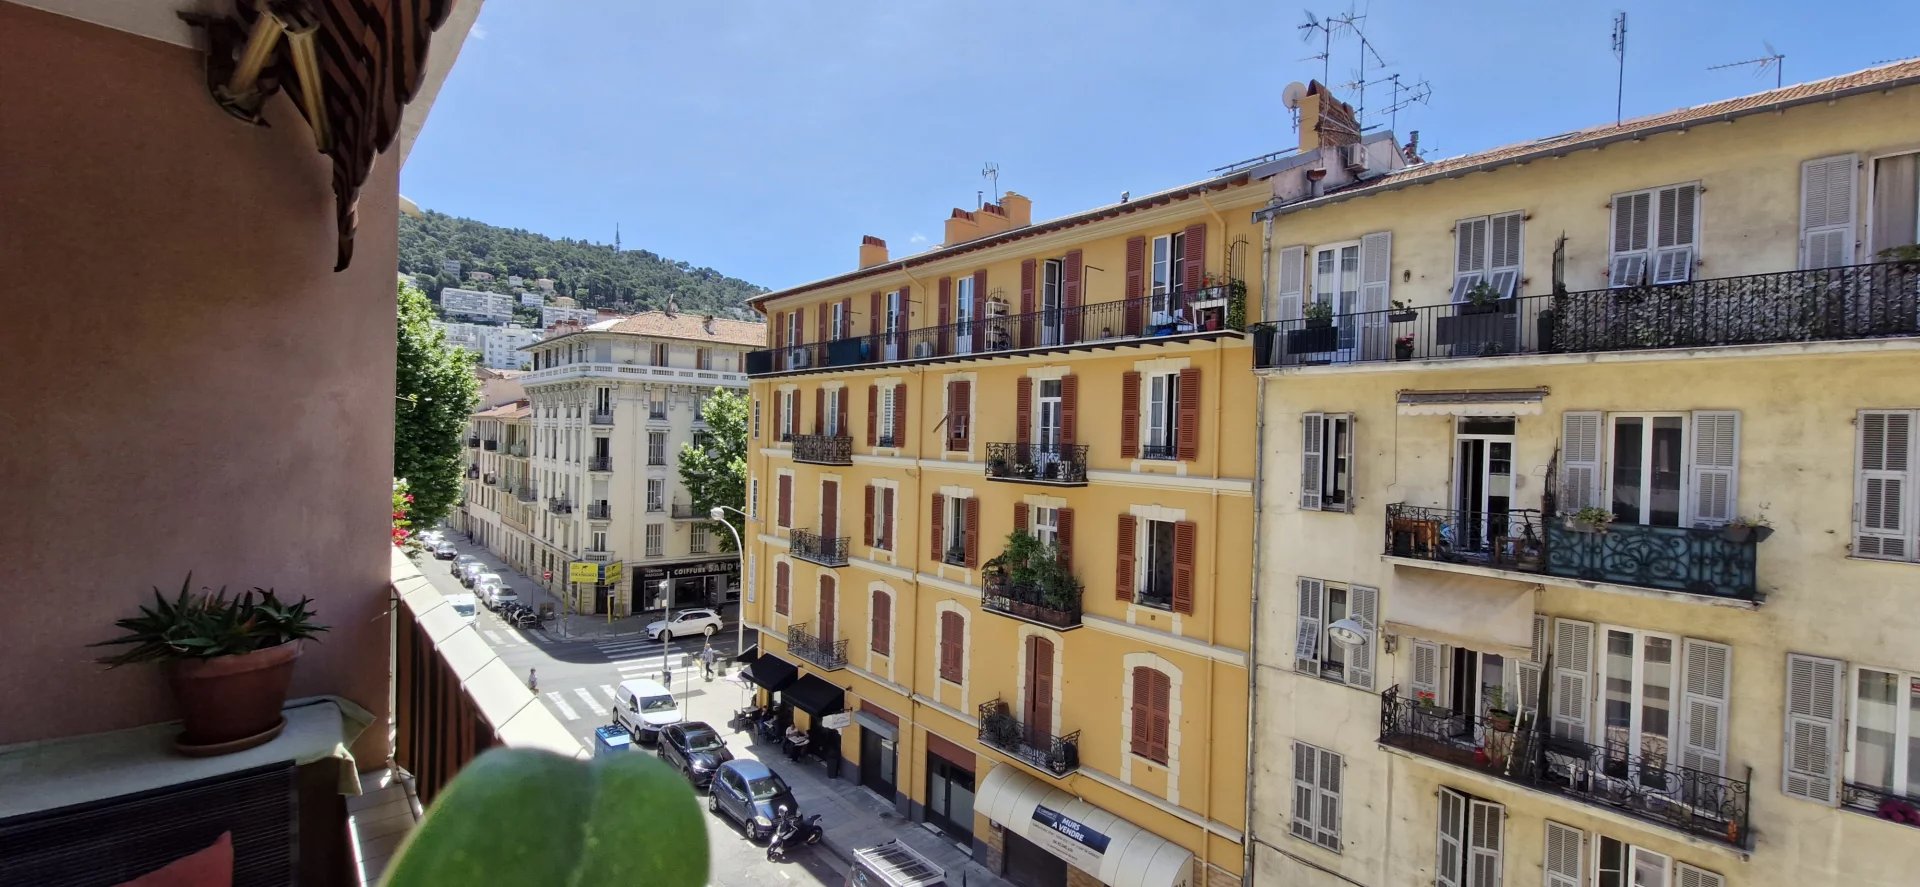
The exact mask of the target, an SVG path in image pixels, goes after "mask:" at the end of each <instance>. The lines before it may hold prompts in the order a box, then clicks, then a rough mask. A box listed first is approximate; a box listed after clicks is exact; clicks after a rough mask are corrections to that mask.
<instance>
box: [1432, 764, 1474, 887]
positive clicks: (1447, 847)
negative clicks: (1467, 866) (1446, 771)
mask: <svg viewBox="0 0 1920 887" xmlns="http://www.w3.org/2000/svg"><path fill="white" fill-rule="evenodd" d="M1439 820H1440V836H1439V838H1438V839H1437V840H1436V841H1435V844H1436V845H1437V847H1438V853H1437V858H1436V859H1435V860H1434V866H1433V883H1434V884H1435V885H1436V887H1461V883H1462V875H1463V874H1464V873H1463V872H1462V871H1461V863H1462V862H1463V861H1465V857H1466V850H1465V846H1466V842H1467V796H1466V795H1463V794H1461V793H1459V792H1457V791H1454V790H1453V789H1450V788H1443V789H1441V790H1440V816H1439Z"/></svg>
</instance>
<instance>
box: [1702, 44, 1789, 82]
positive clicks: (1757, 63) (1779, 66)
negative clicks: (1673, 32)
mask: <svg viewBox="0 0 1920 887" xmlns="http://www.w3.org/2000/svg"><path fill="white" fill-rule="evenodd" d="M1760 45H1761V46H1764V47H1766V48H1767V54H1766V55H1763V56H1761V57H1759V58H1757V59H1747V60H1746V61H1744V62H1728V63H1726V64H1724V65H1711V66H1709V67H1708V68H1707V70H1709V71H1718V70H1721V69H1723V68H1742V67H1746V66H1747V65H1753V66H1754V68H1753V76H1755V77H1763V76H1765V75H1766V73H1767V70H1768V69H1769V68H1771V69H1772V70H1773V88H1774V89H1779V88H1780V85H1781V82H1782V80H1783V77H1782V75H1783V74H1785V73H1786V69H1787V54H1786V53H1784V52H1781V51H1780V50H1777V49H1774V48H1773V44H1771V43H1768V42H1767V41H1765V40H1762V41H1760Z"/></svg>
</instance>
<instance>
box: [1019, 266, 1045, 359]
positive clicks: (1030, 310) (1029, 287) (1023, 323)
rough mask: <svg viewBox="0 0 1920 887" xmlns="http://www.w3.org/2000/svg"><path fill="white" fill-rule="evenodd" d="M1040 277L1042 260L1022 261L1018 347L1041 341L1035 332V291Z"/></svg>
mask: <svg viewBox="0 0 1920 887" xmlns="http://www.w3.org/2000/svg"><path fill="white" fill-rule="evenodd" d="M1039 278H1040V262H1039V261H1038V260H1036V259H1027V260H1025V261H1022V262H1021V263H1020V341H1019V342H1016V343H1014V347H1016V348H1026V347H1028V346H1031V345H1033V344H1035V343H1036V342H1038V341H1039V339H1038V338H1037V337H1036V336H1034V334H1033V328H1034V310H1035V309H1034V304H1033V291H1034V288H1035V287H1036V286H1038V284H1039Z"/></svg>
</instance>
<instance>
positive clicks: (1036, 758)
mask: <svg viewBox="0 0 1920 887" xmlns="http://www.w3.org/2000/svg"><path fill="white" fill-rule="evenodd" d="M980 742H981V743H982V744H984V745H990V746H992V747H994V748H997V749H999V750H1001V751H1003V752H1006V753H1007V754H1010V755H1012V756H1014V757H1015V758H1018V759H1019V760H1020V761H1021V762H1022V763H1024V764H1026V765H1028V766H1030V767H1032V768H1034V769H1035V770H1038V771H1040V772H1042V773H1045V774H1046V775H1048V776H1052V777H1054V778H1055V779H1059V778H1063V777H1065V776H1067V775H1069V774H1071V773H1073V771H1075V770H1078V769H1080V731H1078V730H1076V731H1074V732H1072V733H1068V734H1067V735H1065V736H1055V735H1053V734H1051V733H1048V732H1047V731H1046V728H1045V727H1042V726H1040V725H1038V724H1023V723H1021V722H1020V721H1019V719H1017V718H1015V717H1014V716H1013V712H1012V710H1010V709H1008V708H1007V704H1006V703H1005V702H1001V701H1000V700H998V699H995V700H993V701H991V702H983V703H981V704H980Z"/></svg>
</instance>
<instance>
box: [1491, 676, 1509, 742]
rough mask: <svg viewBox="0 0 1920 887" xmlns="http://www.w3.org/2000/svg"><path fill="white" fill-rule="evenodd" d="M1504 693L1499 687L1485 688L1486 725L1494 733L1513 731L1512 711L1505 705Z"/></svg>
mask: <svg viewBox="0 0 1920 887" xmlns="http://www.w3.org/2000/svg"><path fill="white" fill-rule="evenodd" d="M1506 695H1507V694H1506V690H1505V689H1503V688H1501V687H1488V688H1487V726H1489V727H1492V728H1493V731H1494V732H1495V733H1512V732H1513V712H1512V711H1510V710H1508V709H1507V708H1506V707H1505V706H1506Z"/></svg>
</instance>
